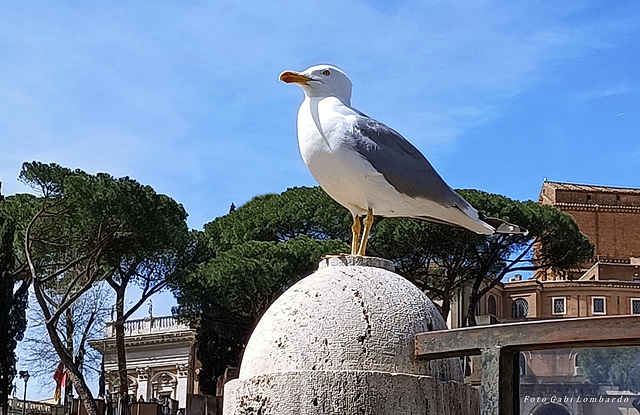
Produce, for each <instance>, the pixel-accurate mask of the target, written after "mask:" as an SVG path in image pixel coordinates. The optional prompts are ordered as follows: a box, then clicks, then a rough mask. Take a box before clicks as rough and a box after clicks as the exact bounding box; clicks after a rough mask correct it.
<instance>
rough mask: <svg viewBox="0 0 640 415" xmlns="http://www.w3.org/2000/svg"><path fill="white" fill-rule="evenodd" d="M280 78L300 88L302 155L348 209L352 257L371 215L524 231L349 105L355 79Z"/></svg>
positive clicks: (320, 68) (359, 251) (334, 71)
mask: <svg viewBox="0 0 640 415" xmlns="http://www.w3.org/2000/svg"><path fill="white" fill-rule="evenodd" d="M279 79H280V80H281V81H283V82H285V83H288V84H296V85H298V86H299V87H301V88H302V90H303V91H304V95H305V96H304V101H303V102H302V105H301V106H300V109H299V110H298V144H299V147H300V154H301V155H302V159H303V160H304V163H305V164H306V165H307V167H308V169H309V170H310V171H311V174H312V175H313V177H314V178H315V179H316V181H317V182H318V183H319V184H320V187H322V189H324V191H325V192H327V194H328V195H329V196H330V197H331V198H333V199H334V200H335V201H336V202H338V203H339V204H341V205H342V206H344V207H345V208H347V209H348V210H349V211H350V212H351V215H352V216H353V225H352V227H351V231H352V241H351V255H355V256H364V255H365V252H366V247H367V239H368V237H369V232H370V231H371V226H372V225H373V218H374V216H383V217H408V218H414V219H421V220H425V221H430V222H435V223H440V224H446V225H451V226H454V227H458V228H466V229H469V230H471V231H473V232H476V233H478V234H483V235H491V234H494V233H509V234H521V235H526V234H527V231H526V230H525V229H523V228H521V227H519V226H517V225H513V224H511V223H508V222H505V221H503V220H501V219H497V218H488V217H486V216H485V215H484V214H482V213H481V212H478V211H477V210H476V209H474V208H473V207H472V206H471V205H470V204H469V203H468V202H467V201H466V200H464V199H463V198H462V197H461V196H460V195H458V194H457V193H456V192H455V191H453V190H452V189H451V188H450V187H449V186H448V185H447V184H446V183H445V182H444V180H443V179H442V178H441V177H440V175H439V174H438V173H437V172H436V171H435V169H434V168H433V167H432V166H431V164H430V163H429V162H428V161H427V159H426V158H425V157H424V156H423V155H422V153H420V151H418V149H416V148H415V147H414V146H413V145H412V144H411V143H409V142H408V141H407V140H406V139H404V137H402V136H401V135H400V134H399V133H397V132H396V131H395V130H393V129H391V128H389V127H387V126H386V125H384V124H383V123H381V122H379V121H376V120H374V119H373V118H370V117H368V116H366V115H365V114H363V113H362V112H360V111H358V110H357V109H355V108H353V107H352V106H351V88H352V83H351V81H350V80H349V78H348V77H347V75H346V74H345V73H344V72H343V71H342V70H340V69H339V68H337V67H335V66H332V65H317V66H312V67H311V68H309V69H306V70H304V71H302V72H295V71H284V72H282V73H281V74H280V77H279ZM362 216H364V219H363V220H362V223H361V219H360V218H361V217H362ZM363 227H364V229H362V228H363Z"/></svg>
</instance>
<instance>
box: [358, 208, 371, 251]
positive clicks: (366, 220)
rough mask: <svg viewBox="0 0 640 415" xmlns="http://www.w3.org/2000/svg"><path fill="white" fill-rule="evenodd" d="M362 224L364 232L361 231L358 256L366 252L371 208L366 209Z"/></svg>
mask: <svg viewBox="0 0 640 415" xmlns="http://www.w3.org/2000/svg"><path fill="white" fill-rule="evenodd" d="M362 223H363V224H364V232H362V241H360V248H359V249H358V256H364V255H365V253H366V252H367V239H368V238H369V232H370V231H371V226H372V225H373V210H372V209H371V208H369V209H367V216H366V217H365V218H364V220H363V221H362Z"/></svg>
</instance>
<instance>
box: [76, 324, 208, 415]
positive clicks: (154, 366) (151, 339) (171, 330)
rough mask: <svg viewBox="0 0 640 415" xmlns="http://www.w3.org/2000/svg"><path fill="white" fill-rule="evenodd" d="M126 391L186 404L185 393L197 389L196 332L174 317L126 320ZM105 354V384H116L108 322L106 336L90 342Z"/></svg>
mask: <svg viewBox="0 0 640 415" xmlns="http://www.w3.org/2000/svg"><path fill="white" fill-rule="evenodd" d="M125 336H126V337H125V344H126V353H127V369H128V375H129V395H131V396H134V395H135V396H136V398H137V399H138V400H139V399H140V398H141V397H142V399H144V401H145V402H149V401H150V400H152V399H153V398H155V399H159V398H164V397H168V398H171V399H174V400H176V401H178V407H179V408H185V407H186V403H187V394H192V393H199V386H198V376H197V373H198V372H199V370H200V367H201V365H200V362H199V361H198V359H197V357H196V332H195V330H193V329H191V328H189V327H188V326H186V325H183V324H179V323H178V322H177V321H176V320H175V319H174V318H173V317H171V316H166V317H145V318H142V319H137V320H130V321H127V322H126V323H125ZM89 344H90V345H91V347H93V348H94V349H96V350H98V351H99V352H100V353H102V354H103V355H104V356H105V364H104V370H105V388H106V391H107V392H115V391H117V390H118V387H119V379H118V361H117V354H116V338H115V329H114V327H113V323H112V322H110V323H107V327H106V334H105V338H103V339H99V340H93V341H91V342H89Z"/></svg>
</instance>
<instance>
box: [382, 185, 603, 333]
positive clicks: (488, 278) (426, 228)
mask: <svg viewBox="0 0 640 415" xmlns="http://www.w3.org/2000/svg"><path fill="white" fill-rule="evenodd" d="M458 193H460V195H462V196H463V197H464V198H465V199H466V200H467V201H468V202H469V203H471V205H473V206H474V207H475V208H476V209H478V210H479V211H481V212H483V213H485V214H486V215H487V216H490V217H497V218H501V219H504V220H506V221H509V222H512V223H516V224H518V225H520V226H523V227H525V228H527V229H528V230H529V234H528V235H526V236H523V235H506V234H494V235H491V236H488V237H487V236H483V235H478V234H475V233H473V232H470V231H467V230H465V229H456V228H452V227H446V226H442V225H438V224H432V223H428V222H417V221H413V220H409V219H400V218H399V219H384V220H380V221H378V223H377V224H376V226H375V229H374V232H372V236H371V240H370V252H371V253H372V254H374V255H377V256H381V257H384V258H389V259H392V260H393V261H394V262H395V263H396V265H397V266H398V272H399V273H400V274H401V275H403V276H405V277H406V278H408V279H409V280H411V281H412V282H413V283H414V284H416V285H417V286H418V287H420V288H421V289H422V290H423V291H425V292H427V293H429V295H430V296H431V298H432V299H437V300H440V301H441V302H442V313H443V315H444V317H445V318H446V317H447V315H448V313H449V304H450V301H451V295H452V294H453V293H455V292H456V291H457V290H458V289H459V288H460V287H461V286H463V285H470V286H471V288H472V292H471V298H470V299H469V300H470V301H469V307H468V310H467V318H468V320H469V324H475V320H474V317H475V316H474V310H475V308H476V304H477V302H478V301H479V300H480V299H481V298H482V297H483V296H484V295H485V294H486V293H487V292H488V291H489V290H490V289H491V288H493V287H494V286H495V285H496V284H498V283H499V282H500V281H501V280H502V279H503V278H504V277H505V276H506V274H507V273H510V272H517V271H536V270H541V269H554V270H563V269H568V268H571V267H574V266H576V265H578V264H580V263H581V262H582V261H585V260H587V259H590V258H591V257H592V255H593V244H591V242H589V240H588V239H587V238H586V237H585V236H584V235H582V233H580V230H579V229H578V226H577V225H576V223H575V221H574V220H573V218H571V217H570V216H569V215H567V214H565V213H563V212H561V211H560V210H558V209H556V208H554V207H551V206H544V205H540V204H538V203H535V202H532V201H526V202H519V201H515V200H512V199H509V198H507V197H505V196H501V195H495V194H489V193H486V192H482V191H478V190H459V191H458ZM534 248H535V249H534ZM534 253H535V255H534Z"/></svg>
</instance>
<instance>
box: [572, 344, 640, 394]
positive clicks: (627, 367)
mask: <svg viewBox="0 0 640 415" xmlns="http://www.w3.org/2000/svg"><path fill="white" fill-rule="evenodd" d="M577 359H578V361H577V365H578V366H579V367H580V369H581V370H583V372H584V374H585V376H586V377H587V378H588V379H589V381H590V382H591V383H596V384H607V385H609V384H610V385H615V386H618V387H619V388H620V389H621V390H627V391H631V392H635V393H638V392H640V347H606V348H605V347H603V348H589V349H582V350H580V352H579V353H578V358H577Z"/></svg>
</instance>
